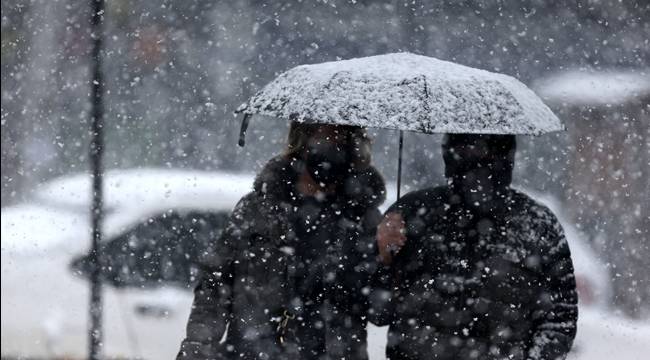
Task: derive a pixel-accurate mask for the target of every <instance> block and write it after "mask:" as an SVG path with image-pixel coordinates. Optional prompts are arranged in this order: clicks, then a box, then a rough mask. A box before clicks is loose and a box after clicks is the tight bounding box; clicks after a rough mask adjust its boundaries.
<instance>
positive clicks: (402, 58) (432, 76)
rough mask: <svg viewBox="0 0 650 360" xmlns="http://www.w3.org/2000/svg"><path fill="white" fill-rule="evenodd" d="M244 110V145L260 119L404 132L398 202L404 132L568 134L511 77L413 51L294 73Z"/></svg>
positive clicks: (315, 66)
mask: <svg viewBox="0 0 650 360" xmlns="http://www.w3.org/2000/svg"><path fill="white" fill-rule="evenodd" d="M236 112H237V113H243V114H244V119H243V121H242V128H241V132H240V139H239V144H240V146H244V137H245V133H246V129H247V127H248V122H249V118H250V116H251V115H254V114H258V115H266V116H272V117H278V118H285V119H289V120H295V121H300V122H314V123H323V124H335V125H355V126H361V127H377V128H384V129H394V130H399V131H400V155H399V161H398V197H399V185H400V178H401V157H402V156H401V151H402V146H403V131H416V132H422V133H428V134H431V133H457V134H460V133H467V134H515V135H519V134H530V135H539V134H543V133H547V132H552V131H558V130H563V129H564V125H563V124H562V122H561V121H560V120H559V119H558V118H557V116H555V114H553V112H552V111H551V110H550V109H549V108H548V107H547V106H546V105H545V104H544V103H543V102H542V100H541V99H540V98H539V97H538V96H537V95H535V93H534V92H533V91H532V90H530V89H529V88H528V87H527V86H526V85H524V84H523V83H521V82H520V81H518V80H517V79H515V78H513V77H511V76H508V75H504V74H499V73H493V72H489V71H485V70H480V69H475V68H471V67H467V66H463V65H460V64H456V63H452V62H448V61H442V60H438V59H435V58H432V57H426V56H421V55H415V54H410V53H395V54H386V55H378V56H370V57H364V58H357V59H351V60H342V61H333V62H325V63H321V64H313V65H300V66H297V67H294V68H293V69H291V70H289V71H287V72H285V73H283V74H281V75H280V76H278V77H277V78H276V79H275V80H273V81H272V82H270V83H269V84H267V85H266V86H264V87H263V88H262V89H261V90H260V91H259V92H258V93H257V94H255V95H254V96H253V97H252V98H251V99H250V100H249V101H248V102H246V103H245V104H243V105H241V106H240V107H239V108H238V109H237V110H236Z"/></svg>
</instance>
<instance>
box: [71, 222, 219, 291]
mask: <svg viewBox="0 0 650 360" xmlns="http://www.w3.org/2000/svg"><path fill="white" fill-rule="evenodd" d="M227 219H228V213H223V212H219V213H212V212H204V211H178V210H170V211H167V212H164V213H162V214H158V215H156V216H153V217H150V218H148V219H146V220H144V221H142V222H140V223H139V224H137V225H136V226H134V227H132V228H130V229H129V230H127V231H126V232H124V233H122V234H120V235H118V236H115V237H113V238H111V239H110V240H109V241H108V243H107V244H106V245H105V246H104V255H103V256H102V257H103V263H104V265H105V266H103V267H102V269H101V276H100V277H101V279H102V282H104V283H108V284H110V285H112V286H114V287H117V288H125V287H137V288H144V287H156V286H159V285H175V286H178V287H182V288H187V287H190V286H192V285H194V284H195V283H196V281H197V279H196V274H197V272H198V268H199V264H198V262H200V261H201V259H203V258H205V257H206V256H209V255H210V254H211V252H212V249H213V248H214V246H212V245H213V244H212V242H213V241H214V239H216V238H218V236H219V234H220V232H221V230H222V229H223V228H224V226H225V224H226V221H227ZM71 267H72V270H73V271H75V272H76V273H78V274H80V275H82V276H85V277H88V276H90V273H91V269H92V267H91V263H90V258H89V255H85V256H79V257H77V258H75V259H74V260H73V261H72V264H71Z"/></svg>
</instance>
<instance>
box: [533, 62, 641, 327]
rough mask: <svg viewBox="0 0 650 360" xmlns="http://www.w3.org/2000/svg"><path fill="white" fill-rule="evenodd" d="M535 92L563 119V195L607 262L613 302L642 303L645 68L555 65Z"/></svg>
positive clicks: (636, 308) (633, 309)
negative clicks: (571, 68) (566, 153)
mask: <svg viewBox="0 0 650 360" xmlns="http://www.w3.org/2000/svg"><path fill="white" fill-rule="evenodd" d="M536 88H537V92H538V93H539V94H540V95H541V96H542V98H544V99H545V100H546V101H547V103H548V104H549V105H550V106H551V107H552V108H553V110H554V111H555V112H556V113H557V114H558V115H559V116H560V117H561V118H562V119H563V120H564V121H565V123H566V125H567V128H568V133H569V139H570V144H571V145H570V146H571V149H570V151H569V156H568V161H567V165H566V166H567V169H566V174H567V179H568V183H567V186H566V187H565V192H566V194H565V201H566V206H567V207H568V210H569V212H570V213H571V214H572V216H573V218H574V220H575V221H576V223H577V224H579V226H580V227H581V228H582V230H583V231H585V232H586V233H588V234H589V235H591V237H592V239H593V240H594V246H596V247H597V248H598V249H599V250H600V251H601V254H602V255H603V257H604V258H605V260H606V261H607V262H608V263H609V264H610V273H611V278H612V281H613V286H614V299H613V301H614V304H616V305H618V306H620V308H621V309H623V311H625V312H626V313H627V314H628V315H631V316H634V317H638V316H641V315H642V314H641V313H642V312H643V311H644V310H643V309H644V308H645V309H646V310H645V311H648V307H647V304H648V303H650V274H648V269H650V244H649V243H648V240H650V199H649V198H648V197H649V196H650V181H649V180H648V178H649V175H650V174H649V172H650V69H643V70H636V71H632V70H628V71H616V70H612V71H600V72H581V71H567V72H562V73H557V74H555V75H553V76H550V77H548V78H545V79H543V80H541V81H539V82H537V86H536Z"/></svg>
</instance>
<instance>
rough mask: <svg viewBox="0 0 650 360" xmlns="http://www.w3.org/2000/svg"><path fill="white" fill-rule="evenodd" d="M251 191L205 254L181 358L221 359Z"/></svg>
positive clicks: (180, 353) (201, 260)
mask: <svg viewBox="0 0 650 360" xmlns="http://www.w3.org/2000/svg"><path fill="white" fill-rule="evenodd" d="M249 197H250V195H248V196H246V197H244V198H243V199H242V200H241V201H240V202H239V203H238V204H237V206H236V207H235V209H234V210H233V212H232V214H231V215H230V219H229V220H228V222H227V224H226V227H225V228H224V231H223V232H222V234H221V236H220V237H219V238H218V239H217V241H216V244H215V246H214V249H211V250H208V251H207V252H206V253H205V254H202V257H201V259H200V260H199V263H200V264H201V266H202V269H201V275H200V280H199V283H198V285H197V287H196V289H195V290H194V303H193V304H192V311H191V313H190V317H189V320H188V323H187V330H186V337H185V339H184V340H183V342H182V343H181V348H180V351H179V353H178V355H177V359H179V360H180V359H183V360H185V359H196V360H198V359H220V358H221V357H220V356H222V355H221V353H222V352H221V351H219V343H220V341H221V339H222V338H223V335H224V334H225V332H226V328H227V324H228V321H229V320H230V317H231V301H232V287H233V277H234V274H233V260H234V257H235V255H236V251H237V248H238V246H239V247H241V246H240V245H239V244H241V242H242V241H245V239H242V233H244V231H243V230H244V228H245V226H246V222H245V220H244V219H246V214H245V211H246V208H247V205H248V203H249V202H250V201H249Z"/></svg>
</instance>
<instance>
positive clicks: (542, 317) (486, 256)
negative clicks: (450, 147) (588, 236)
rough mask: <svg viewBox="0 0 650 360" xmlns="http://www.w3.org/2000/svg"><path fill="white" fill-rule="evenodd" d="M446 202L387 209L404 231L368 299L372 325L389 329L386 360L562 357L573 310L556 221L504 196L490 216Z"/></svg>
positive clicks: (437, 194)
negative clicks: (404, 238)
mask: <svg viewBox="0 0 650 360" xmlns="http://www.w3.org/2000/svg"><path fill="white" fill-rule="evenodd" d="M451 196H452V193H451V190H450V188H449V187H446V186H441V187H436V188H430V189H426V190H421V191H416V192H413V193H410V194H408V195H406V196H404V197H403V198H402V199H400V201H398V203H396V204H395V205H393V206H392V207H391V208H390V209H389V210H388V211H389V212H390V211H397V212H400V213H401V214H402V216H403V217H404V219H405V221H406V224H407V234H406V236H407V242H406V244H405V246H404V247H403V248H402V249H401V251H400V252H399V253H398V254H397V256H396V257H395V259H394V262H393V264H392V266H391V268H390V269H388V268H386V269H383V270H381V271H379V272H378V274H377V277H376V283H375V291H373V294H372V296H371V299H372V301H371V302H372V304H373V306H372V310H371V313H372V317H371V320H372V321H373V322H376V323H378V324H379V325H390V328H389V335H388V347H387V356H388V357H389V359H390V360H402V359H481V360H484V359H511V360H518V359H531V360H532V359H534V360H551V359H564V358H565V356H566V354H567V353H568V352H569V349H570V348H571V345H572V342H573V338H574V336H575V333H576V321H577V315H578V312H577V311H578V310H577V306H576V303H577V295H576V290H575V279H574V274H573V265H572V262H571V257H570V254H569V247H568V245H567V241H566V238H565V236H564V233H563V230H562V228H561V225H560V224H559V222H558V220H557V219H556V218H555V216H554V215H553V214H552V212H551V211H550V210H549V209H547V208H546V207H544V206H542V205H540V204H538V203H536V202H535V201H533V200H532V199H530V198H529V197H528V196H526V195H524V194H522V193H520V192H517V191H515V190H512V189H510V188H508V189H507V196H506V197H505V198H504V199H501V200H499V201H502V203H501V204H497V205H498V206H495V211H494V212H491V213H490V214H489V215H486V214H484V215H479V213H478V212H476V211H471V209H468V207H467V206H466V205H463V203H462V202H457V201H453V199H451ZM454 202H456V204H454Z"/></svg>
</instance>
